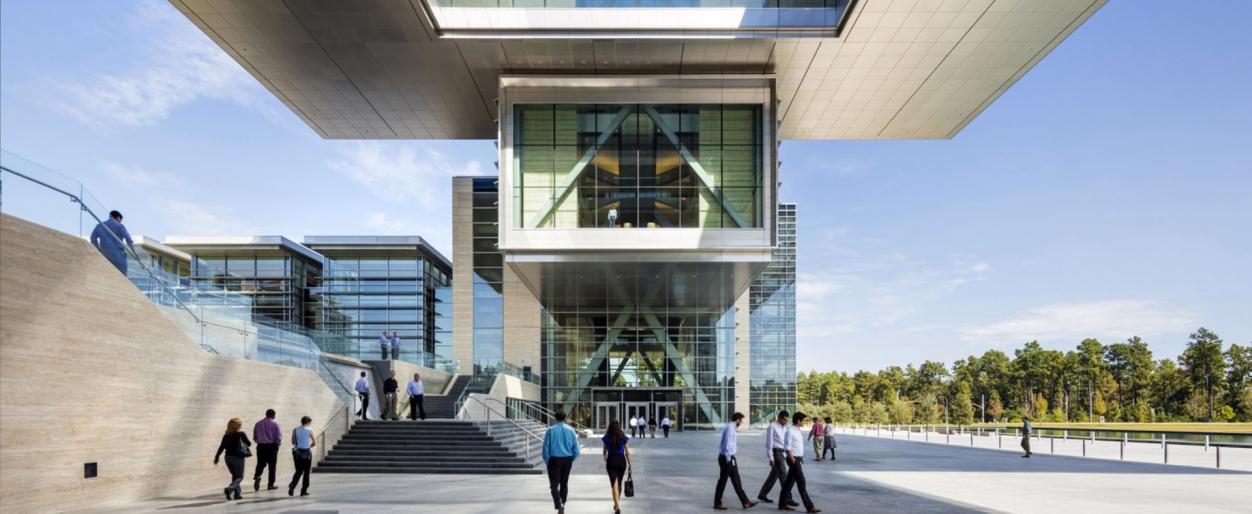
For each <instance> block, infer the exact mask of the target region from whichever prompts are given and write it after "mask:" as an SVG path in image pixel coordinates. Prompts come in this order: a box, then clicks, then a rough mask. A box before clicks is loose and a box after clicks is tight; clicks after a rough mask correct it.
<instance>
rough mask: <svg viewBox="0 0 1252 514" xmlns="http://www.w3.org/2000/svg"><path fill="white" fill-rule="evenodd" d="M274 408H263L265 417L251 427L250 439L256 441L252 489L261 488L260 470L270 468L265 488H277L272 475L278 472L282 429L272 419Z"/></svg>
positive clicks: (257, 489)
mask: <svg viewBox="0 0 1252 514" xmlns="http://www.w3.org/2000/svg"><path fill="white" fill-rule="evenodd" d="M274 416H275V414H274V409H266V410H265V418H264V419H262V420H261V421H258V422H256V425H254V426H253V427H252V440H253V441H256V475H254V476H253V477H252V490H253V491H260V490H261V471H262V470H264V469H265V467H266V466H269V468H270V476H269V479H270V482H269V487H267V488H266V489H267V490H273V489H278V487H276V486H275V485H274V475H275V473H277V472H278V446H279V445H280V444H282V442H283V430H282V429H281V428H279V427H278V422H277V421H274Z"/></svg>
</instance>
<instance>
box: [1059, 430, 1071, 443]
mask: <svg viewBox="0 0 1252 514" xmlns="http://www.w3.org/2000/svg"><path fill="white" fill-rule="evenodd" d="M1061 438H1062V439H1064V440H1065V441H1069V430H1062V431H1061Z"/></svg>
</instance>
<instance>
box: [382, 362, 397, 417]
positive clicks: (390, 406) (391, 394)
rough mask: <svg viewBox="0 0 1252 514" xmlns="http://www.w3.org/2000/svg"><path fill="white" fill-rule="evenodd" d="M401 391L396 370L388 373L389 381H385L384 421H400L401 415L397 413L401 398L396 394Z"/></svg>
mask: <svg viewBox="0 0 1252 514" xmlns="http://www.w3.org/2000/svg"><path fill="white" fill-rule="evenodd" d="M399 390H400V383H399V382H396V370H395V369H392V370H391V371H389V372H387V379H386V380H383V419H390V420H397V419H400V415H399V414H397V413H396V405H397V403H398V402H399V396H400V395H398V394H396V392H397V391H399Z"/></svg>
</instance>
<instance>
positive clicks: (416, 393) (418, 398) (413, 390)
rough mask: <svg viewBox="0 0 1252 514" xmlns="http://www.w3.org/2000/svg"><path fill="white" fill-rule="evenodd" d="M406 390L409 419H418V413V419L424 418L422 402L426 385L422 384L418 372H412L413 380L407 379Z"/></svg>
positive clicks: (424, 408) (424, 409)
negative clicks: (407, 385)
mask: <svg viewBox="0 0 1252 514" xmlns="http://www.w3.org/2000/svg"><path fill="white" fill-rule="evenodd" d="M407 392H408V393H409V419H412V420H416V419H419V415H420V419H423V420H424V419H426V405H424V404H423V403H422V402H423V401H424V399H425V398H426V386H425V385H424V384H422V375H421V374H420V373H414V374H413V380H410V381H409V387H408V388H407Z"/></svg>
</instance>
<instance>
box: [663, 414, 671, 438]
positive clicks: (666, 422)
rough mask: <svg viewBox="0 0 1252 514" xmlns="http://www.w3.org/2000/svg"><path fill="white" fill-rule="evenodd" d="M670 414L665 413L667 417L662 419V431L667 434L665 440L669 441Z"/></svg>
mask: <svg viewBox="0 0 1252 514" xmlns="http://www.w3.org/2000/svg"><path fill="white" fill-rule="evenodd" d="M669 425H670V420H669V413H668V412H667V413H665V417H663V418H661V431H662V432H665V438H666V439H669Z"/></svg>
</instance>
